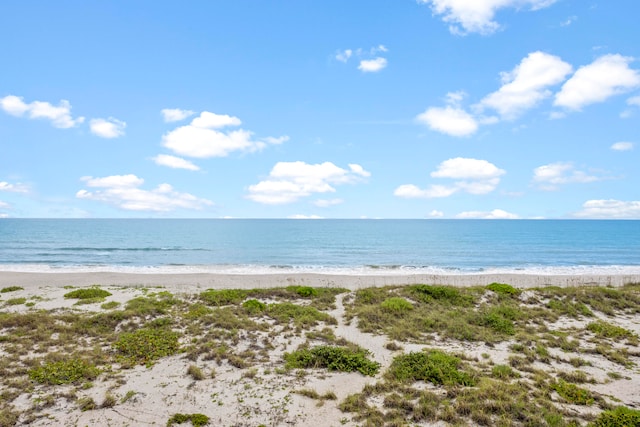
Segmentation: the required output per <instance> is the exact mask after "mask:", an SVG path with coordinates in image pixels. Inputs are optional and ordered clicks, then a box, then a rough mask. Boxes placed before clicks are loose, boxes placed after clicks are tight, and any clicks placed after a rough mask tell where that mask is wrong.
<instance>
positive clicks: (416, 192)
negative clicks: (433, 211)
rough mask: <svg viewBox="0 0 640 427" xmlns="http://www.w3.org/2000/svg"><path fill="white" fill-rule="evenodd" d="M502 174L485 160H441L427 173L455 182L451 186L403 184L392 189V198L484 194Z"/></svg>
mask: <svg viewBox="0 0 640 427" xmlns="http://www.w3.org/2000/svg"><path fill="white" fill-rule="evenodd" d="M505 173H506V172H505V171H504V170H502V169H500V168H498V167H496V166H495V165H494V164H493V163H490V162H488V161H486V160H479V159H468V158H463V157H456V158H454V159H449V160H445V161H444V162H442V163H440V165H438V168H437V170H435V171H434V172H431V174H430V175H431V177H432V178H448V179H453V180H455V182H454V183H453V184H451V185H435V184H434V185H431V186H430V187H428V188H427V189H421V188H419V187H418V186H416V185H413V184H404V185H401V186H399V187H398V188H396V190H395V191H394V193H393V194H394V195H395V196H397V197H403V198H408V199H416V198H429V199H430V198H437V197H449V196H451V195H452V194H454V193H457V192H459V191H463V192H466V193H469V194H487V193H490V192H492V191H493V190H495V189H496V187H497V186H498V184H499V183H500V176H502V175H503V174H505Z"/></svg>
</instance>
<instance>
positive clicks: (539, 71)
mask: <svg viewBox="0 0 640 427" xmlns="http://www.w3.org/2000/svg"><path fill="white" fill-rule="evenodd" d="M571 71H572V67H571V65H570V64H567V63H566V62H564V61H562V60H561V59H560V58H559V57H557V56H553V55H549V54H548V53H544V52H539V51H538V52H532V53H530V54H529V55H527V57H526V58H524V59H523V60H522V61H521V62H520V64H518V65H517V66H516V67H515V68H514V69H513V70H512V71H511V72H503V73H501V79H502V83H503V85H502V87H501V88H500V89H498V91H496V92H493V93H491V94H489V95H487V96H486V97H485V98H484V99H483V100H482V101H481V102H480V106H481V107H490V108H493V109H495V110H496V111H498V113H500V115H501V116H502V117H503V118H507V119H513V118H515V117H517V116H518V115H519V114H521V113H522V112H523V111H525V110H528V109H530V108H532V107H534V106H535V105H536V104H538V103H539V102H540V101H541V100H543V99H545V98H548V97H549V96H551V91H550V90H549V89H548V88H549V87H550V86H553V85H557V84H560V83H562V82H563V81H564V80H565V78H566V76H567V75H568V74H569V73H571Z"/></svg>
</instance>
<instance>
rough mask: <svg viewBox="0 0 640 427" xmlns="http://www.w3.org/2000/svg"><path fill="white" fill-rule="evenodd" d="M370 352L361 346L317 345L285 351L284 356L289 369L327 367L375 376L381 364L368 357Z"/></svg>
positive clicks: (333, 369) (332, 369)
mask: <svg viewBox="0 0 640 427" xmlns="http://www.w3.org/2000/svg"><path fill="white" fill-rule="evenodd" d="M368 356H369V352H368V351H367V350H364V349H362V348H359V347H354V346H349V347H339V346H326V345H322V346H317V347H313V348H301V349H299V350H296V351H294V352H292V353H285V354H284V356H283V358H284V360H285V362H286V367H287V368H289V369H300V368H313V369H317V368H326V369H328V370H330V371H340V372H360V373H361V374H363V375H368V376H374V375H375V374H377V373H378V370H379V369H380V364H379V363H378V362H375V361H371V360H369V359H368Z"/></svg>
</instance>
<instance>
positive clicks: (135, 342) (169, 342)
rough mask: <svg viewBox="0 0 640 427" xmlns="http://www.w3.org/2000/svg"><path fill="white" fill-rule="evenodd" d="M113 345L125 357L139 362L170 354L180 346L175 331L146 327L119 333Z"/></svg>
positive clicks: (148, 361) (175, 351)
mask: <svg viewBox="0 0 640 427" xmlns="http://www.w3.org/2000/svg"><path fill="white" fill-rule="evenodd" d="M113 346H114V347H115V349H116V350H118V352H120V354H121V355H122V356H123V357H124V358H125V359H128V360H130V361H131V362H134V363H141V364H145V363H146V364H148V363H150V362H153V361H155V360H157V359H159V358H161V357H165V356H171V355H172V354H175V353H177V352H178V350H179V347H180V345H179V343H178V333H177V332H173V331H171V330H168V329H148V328H145V329H138V330H137V331H135V332H130V333H129V332H126V333H123V334H120V336H119V337H118V340H117V341H116V342H115V343H114V345H113Z"/></svg>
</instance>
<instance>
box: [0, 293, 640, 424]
mask: <svg viewBox="0 0 640 427" xmlns="http://www.w3.org/2000/svg"><path fill="white" fill-rule="evenodd" d="M22 290H23V289H22V288H20V287H17V286H11V287H6V288H3V289H2V290H0V291H1V292H2V293H11V292H19V291H22ZM129 290H131V289H129ZM109 291H112V292H113V293H116V291H114V289H112V288H109ZM109 291H107V290H105V289H101V288H100V287H98V286H92V287H88V288H86V287H85V288H70V289H69V291H68V292H67V293H66V294H65V298H67V299H72V300H76V304H78V303H80V304H90V305H85V306H83V307H77V306H73V307H70V308H64V309H56V310H40V309H38V305H39V304H37V303H38V301H39V299H38V297H37V296H29V295H27V296H24V295H25V293H19V294H17V295H15V294H14V295H10V296H15V297H18V298H10V299H7V300H4V301H3V302H2V306H4V307H8V306H9V305H10V304H14V305H15V306H13V307H11V308H10V309H6V310H2V311H0V351H1V352H2V353H1V354H2V355H3V357H2V358H0V375H1V377H2V378H3V380H2V382H0V426H5V425H6V426H13V425H16V424H20V425H24V424H32V423H37V421H38V420H40V422H42V420H43V419H45V417H48V416H49V414H50V413H51V410H52V409H51V408H54V407H56V406H57V405H64V406H65V407H66V408H69V410H70V411H78V412H77V413H80V411H100V410H102V409H104V408H113V410H114V411H118V410H119V409H118V406H119V405H135V404H136V403H134V402H142V401H144V400H143V399H144V398H145V395H144V393H143V392H142V391H140V390H138V391H136V390H131V388H132V387H131V385H129V386H127V385H126V378H127V375H129V373H128V372H127V369H128V368H132V367H134V366H136V365H145V366H146V367H148V368H150V367H151V366H152V365H154V364H157V363H158V361H160V360H161V359H162V358H165V357H169V356H173V357H174V358H175V360H176V361H179V363H182V365H180V366H181V367H180V372H181V375H183V379H186V380H187V383H186V384H189V385H188V386H187V387H188V388H189V389H190V390H192V391H190V392H197V390H205V389H206V390H209V387H210V385H212V384H219V383H221V382H223V381H229V380H228V375H229V373H230V372H233V373H234V374H233V375H234V378H235V379H234V380H233V381H231V382H227V383H225V384H227V385H229V392H230V393H235V395H236V396H237V402H235V403H234V405H236V406H237V407H236V406H234V410H235V409H237V414H238V415H237V416H238V419H237V424H238V425H241V424H242V425H248V424H250V422H249V421H248V420H249V419H250V418H251V417H254V418H251V419H252V420H255V419H256V418H255V417H257V415H255V414H257V413H258V412H256V411H263V412H260V414H262V415H263V416H264V421H263V420H262V419H261V421H260V422H265V425H284V424H286V423H289V424H292V423H294V424H295V422H301V421H300V420H295V419H294V418H291V417H290V414H289V411H290V410H291V407H290V406H287V405H290V399H291V397H287V398H283V400H282V401H281V402H279V403H275V400H274V398H273V396H271V393H273V389H269V390H270V391H269V392H267V391H266V390H267V389H268V386H267V384H270V383H271V382H273V383H274V384H275V383H278V381H285V380H286V381H288V384H290V386H291V388H290V393H295V395H297V398H298V399H299V398H301V397H300V396H304V397H306V398H309V399H314V400H316V401H317V402H316V404H317V405H318V406H320V405H335V406H337V407H338V408H340V410H341V411H343V415H344V418H343V419H342V420H341V421H340V422H342V423H345V424H347V423H349V422H354V423H356V424H357V425H372V426H373V425H376V426H377V425H380V426H404V425H428V424H435V423H441V424H446V425H516V426H527V425H547V426H578V425H579V426H595V427H608V426H625V425H640V424H639V421H638V420H639V419H640V411H638V410H636V409H630V408H626V407H624V406H617V405H620V402H617V401H616V400H615V399H613V398H612V397H610V396H606V395H601V394H599V393H597V392H596V391H594V390H598V388H596V387H594V385H595V384H598V383H602V382H608V381H621V383H620V384H621V386H626V384H627V383H626V381H629V379H630V378H632V377H633V378H634V381H636V379H637V373H636V370H637V366H638V362H640V351H638V344H639V342H638V336H637V333H635V332H634V327H632V326H629V325H630V324H629V323H628V322H626V321H625V322H622V321H621V319H622V318H621V317H620V316H626V317H627V318H628V317H630V316H637V315H638V314H639V313H640V285H638V284H635V285H628V286H624V287H621V288H615V289H614V288H604V287H576V288H555V287H544V288H540V289H527V290H526V291H524V290H520V289H517V288H514V287H512V286H511V285H508V284H504V283H492V284H490V285H487V286H482V287H480V286H479V287H470V288H456V287H450V286H433V285H426V284H416V285H411V286H389V287H375V288H365V289H360V290H357V291H354V292H348V291H347V290H345V289H340V288H314V287H309V286H288V287H282V288H273V289H235V290H234V289H225V290H212V289H210V290H205V291H203V292H200V293H199V294H196V295H182V294H172V293H169V292H166V291H164V290H163V289H161V288H149V289H135V290H133V291H132V292H131V297H130V298H129V299H128V300H127V301H126V302H122V303H119V302H117V301H105V299H106V298H108V297H109V296H111V293H112V292H109ZM345 294H346V295H345ZM114 299H117V300H118V301H124V300H123V299H121V295H120V294H118V295H117V297H116V298H114ZM96 302H99V304H95V303H96ZM342 306H344V309H345V315H344V317H343V318H336V316H338V314H339V313H341V310H336V311H332V310H333V309H334V308H336V307H339V308H340V309H341V308H342ZM67 307H68V304H67ZM337 313H338V314H337ZM343 323H346V324H348V325H349V326H350V327H351V328H355V327H357V328H359V329H360V331H362V332H369V333H372V334H375V335H383V336H384V340H383V341H382V342H383V343H384V342H386V344H385V345H384V350H380V351H384V352H386V353H385V354H384V355H382V356H383V357H379V356H381V355H380V354H375V355H374V354H371V353H370V352H369V350H367V348H366V347H367V342H366V339H364V340H363V339H362V338H360V339H361V341H358V342H359V344H360V345H361V346H358V345H356V344H353V343H350V342H349V341H347V340H346V339H345V337H347V338H348V337H349V336H348V335H341V334H339V333H338V331H339V330H338V329H337V328H336V326H337V325H338V324H343ZM352 336H353V335H352ZM494 347H499V348H500V352H499V353H498V354H500V356H499V357H496V356H495V355H494V353H492V350H493V348H494ZM454 348H455V349H458V350H452V349H454ZM469 349H474V351H473V352H471V351H468V350H469ZM465 353H467V354H465ZM274 354H277V356H276V357H274ZM469 354H477V355H478V356H477V358H476V356H469ZM480 355H481V356H480ZM374 356H375V358H374ZM376 360H386V361H387V362H386V364H383V365H381V364H380V363H378V362H376ZM612 364H615V369H613V368H611V366H612ZM157 368H159V367H158V366H156V367H155V369H157ZM142 369H143V370H144V369H145V368H142ZM136 372H138V370H136ZM147 372H153V371H147ZM341 372H355V373H359V374H362V375H364V376H367V377H370V379H368V380H367V385H365V386H363V387H362V388H361V389H360V390H358V391H357V392H356V393H353V394H351V395H349V396H347V397H344V396H341V395H340V394H339V393H337V392H336V393H332V392H323V393H320V392H318V391H316V390H314V389H313V388H309V387H308V386H307V384H308V383H307V378H309V377H310V376H311V374H312V373H313V375H314V376H319V377H323V376H334V375H340V373H341ZM594 372H595V373H594ZM107 384H108V388H105V389H102V390H100V391H99V392H97V391H96V389H95V387H96V385H107ZM165 385H166V384H164V385H161V387H164V386H165ZM616 386H617V384H616ZM89 390H93V391H89ZM231 390H232V391H231ZM125 392H126V393H125ZM214 395H215V393H214V394H212V396H211V400H212V402H213V404H215V405H222V404H223V403H222V400H221V399H220V397H219V396H214ZM295 395H294V396H295ZM338 397H339V398H338ZM256 399H262V400H256ZM256 401H260V402H261V404H264V405H266V406H269V408H266V407H265V408H258V409H256V406H255V402H256ZM24 402H29V403H28V404H27V406H28V405H31V406H29V407H27V406H25V403H24ZM265 402H267V403H265ZM575 408H579V409H575ZM267 413H268V414H270V415H266V414H267ZM252 414H253V415H252ZM288 414H289V415H288ZM262 415H261V416H262ZM270 417H271V418H270ZM287 417H289V418H287ZM285 420H286V421H285ZM132 422H133V421H132ZM156 423H157V422H156ZM160 423H164V420H160ZM189 423H190V424H191V425H207V424H216V422H214V421H213V420H210V419H209V418H208V417H207V416H206V415H203V414H181V413H177V414H174V415H172V416H171V417H170V418H169V420H168V421H167V425H179V424H189Z"/></svg>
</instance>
